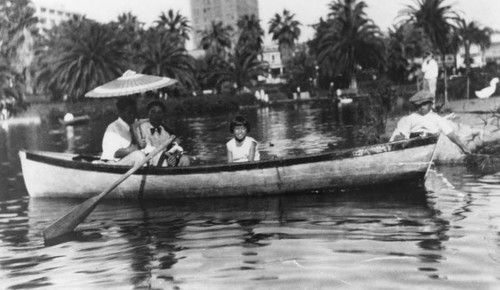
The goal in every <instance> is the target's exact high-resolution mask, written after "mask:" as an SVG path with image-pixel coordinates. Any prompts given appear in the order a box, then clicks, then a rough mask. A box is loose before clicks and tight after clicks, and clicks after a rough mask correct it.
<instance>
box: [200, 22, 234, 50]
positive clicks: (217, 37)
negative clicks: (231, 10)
mask: <svg viewBox="0 0 500 290" xmlns="http://www.w3.org/2000/svg"><path fill="white" fill-rule="evenodd" d="M232 32H233V28H232V26H230V25H226V26H224V23H222V21H219V22H215V21H212V22H211V24H210V28H208V29H206V30H204V31H201V35H202V36H201V42H200V46H201V47H202V48H203V49H204V50H205V51H207V53H208V54H215V55H221V56H223V57H225V55H226V49H230V48H231V33H232Z"/></svg>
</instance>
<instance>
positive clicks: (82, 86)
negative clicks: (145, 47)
mask: <svg viewBox="0 0 500 290" xmlns="http://www.w3.org/2000/svg"><path fill="white" fill-rule="evenodd" d="M52 37H54V38H53V39H51V40H49V41H47V43H46V46H45V47H42V48H41V49H40V50H39V55H38V60H39V68H38V75H37V82H38V84H39V85H40V86H41V88H43V89H45V90H46V91H50V92H53V93H57V94H59V97H60V95H63V94H67V95H68V96H69V97H70V98H71V99H72V100H76V99H79V98H83V96H84V94H85V93H86V92H88V91H89V90H91V89H93V88H95V87H97V86H99V85H101V84H103V83H106V82H108V81H111V80H112V79H114V78H116V77H118V76H119V75H121V74H122V73H123V72H124V71H125V70H126V69H127V67H128V61H127V58H126V52H125V49H124V47H125V43H123V42H122V41H120V40H119V39H118V38H117V36H116V35H115V32H114V30H112V29H111V28H110V27H109V26H107V25H103V24H99V23H96V22H93V21H90V20H87V19H80V20H75V19H73V20H72V21H68V22H63V23H62V24H61V25H60V26H59V27H56V28H55V31H53V32H52Z"/></svg>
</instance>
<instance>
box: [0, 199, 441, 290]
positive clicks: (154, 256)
mask: <svg viewBox="0 0 500 290" xmlns="http://www.w3.org/2000/svg"><path fill="white" fill-rule="evenodd" d="M79 202H81V201H80V200H69V199H68V200H64V199H29V200H28V203H27V204H28V208H27V211H26V210H22V209H20V211H19V212H18V215H21V220H20V223H19V224H18V225H17V227H18V228H19V230H18V231H15V232H12V231H9V230H8V229H9V228H11V227H10V226H8V225H7V224H6V223H5V221H6V220H7V218H2V219H3V222H4V223H2V228H1V235H0V238H1V240H2V244H3V245H6V246H7V248H10V249H11V251H16V252H17V253H16V259H28V260H29V261H31V262H20V261H18V260H16V261H17V262H16V261H14V260H13V259H6V260H5V261H4V262H3V263H1V264H0V265H2V268H3V269H4V270H6V271H7V272H10V273H13V271H14V268H13V267H12V265H13V264H15V265H16V266H15V273H16V275H20V276H30V275H33V273H37V275H38V276H42V277H52V279H53V277H56V276H58V275H56V274H58V273H60V272H63V271H64V273H65V274H64V275H65V279H64V280H60V281H50V283H52V285H58V283H61V284H60V285H65V286H67V283H68V281H73V280H75V281H76V280H78V281H80V283H81V284H78V285H79V286H80V287H81V286H82V285H87V284H86V283H90V280H89V281H87V280H85V279H83V280H82V277H81V275H82V273H81V272H82V271H84V272H85V273H87V272H89V268H90V267H91V266H89V264H95V265H96V266H95V268H96V271H95V272H92V274H93V279H98V280H99V279H101V281H104V280H105V279H109V277H110V276H115V275H118V276H119V279H124V278H125V277H127V278H126V279H128V283H130V284H132V285H135V286H137V287H153V288H154V287H164V286H165V283H167V285H170V284H172V285H174V284H176V283H178V282H179V281H181V280H182V279H183V277H185V276H186V275H188V276H189V275H197V273H196V271H202V272H203V273H204V274H203V275H209V276H210V275H214V274H215V272H217V271H236V270H238V271H241V270H256V271H257V270H258V271H262V270H263V269H265V268H266V263H265V261H267V260H268V259H276V258H277V257H276V255H284V256H287V253H288V252H287V251H289V253H293V252H294V251H297V250H298V249H300V248H301V247H303V246H307V245H310V244H311V243H313V244H317V243H318V242H320V245H321V246H318V247H319V248H318V249H317V251H320V252H321V253H322V255H325V258H326V259H334V256H335V255H346V254H348V253H357V254H359V253H360V252H363V251H367V252H368V251H369V250H368V249H366V248H365V246H364V245H365V244H366V243H372V242H376V241H380V242H381V241H383V242H387V241H392V242H395V243H401V242H402V243H405V244H407V243H408V242H410V243H412V244H415V245H417V246H418V248H419V249H420V250H416V249H411V250H410V249H404V250H403V249H401V251H394V250H393V249H387V248H386V249H385V250H383V251H386V252H385V253H383V255H386V256H387V257H392V258H394V257H397V258H400V257H401V256H405V257H407V256H411V257H413V258H417V259H420V260H422V261H426V262H438V261H439V260H441V259H442V258H441V257H440V255H439V251H437V252H436V251H435V250H439V247H440V246H439V244H440V242H441V241H442V240H446V231H447V222H446V221H444V220H442V219H441V218H440V217H439V213H438V212H437V211H436V210H434V209H433V208H432V207H431V206H429V203H428V201H427V195H426V193H425V192H419V191H415V192H398V191H397V190H395V191H394V192H384V191H380V192H374V191H371V192H356V193H352V192H346V193H335V194H333V193H332V194H328V193H326V194H314V195H294V196H287V197H280V196H277V197H266V198H224V199H223V198H211V199H192V200H189V199H185V200H173V201H141V202H138V201H123V200H106V201H104V202H103V203H102V204H101V205H99V206H98V207H97V209H96V210H95V211H94V212H93V213H92V214H91V215H90V216H89V218H87V220H86V221H85V222H84V223H83V224H82V225H80V226H79V228H78V229H77V233H76V234H75V235H73V236H72V238H71V239H70V240H69V241H65V243H62V244H56V245H52V246H50V247H45V248H43V247H42V245H43V239H42V237H41V232H42V231H43V230H44V229H45V228H46V227H47V226H48V225H49V224H50V223H52V222H53V221H54V220H56V219H57V218H59V217H60V216H62V215H63V214H65V213H66V212H67V211H69V210H70V209H71V208H72V207H74V206H75V205H78V204H79ZM23 213H24V215H25V217H24V218H22V215H23ZM26 213H27V216H26ZM286 241H290V242H291V244H288V242H286ZM68 243H69V244H70V245H71V246H70V247H68V246H67V245H68ZM289 247H291V248H289ZM296 247H298V248H296ZM33 249H37V251H36V253H33ZM69 249H71V250H69ZM221 250H223V251H224V252H221ZM429 250H433V253H432V254H430V253H429V252H428V251H429ZM284 251H285V252H284ZM20 253H24V255H23V254H21V256H19V255H20ZM335 253H336V254H335ZM379 254H382V253H379ZM31 256H34V257H37V258H30V257H31ZM110 257H112V260H109V259H110ZM28 260H26V261H28ZM49 261H50V263H48V262H49ZM83 264H87V265H83ZM196 265H197V266H196ZM199 267H202V269H203V270H201V269H200V268H199ZM197 269H198V270H197ZM207 269H210V270H208V271H207ZM214 271H215V272H214ZM42 273H43V274H42ZM87 274H88V273H87ZM87 279H88V278H87ZM113 279H114V280H116V279H118V277H115V278H113ZM113 279H112V280H113ZM40 281H43V283H47V282H48V281H47V280H43V279H42V280H40ZM93 281H95V280H93ZM41 283H42V282H41ZM88 285H90V284H88ZM38 286H39V285H38Z"/></svg>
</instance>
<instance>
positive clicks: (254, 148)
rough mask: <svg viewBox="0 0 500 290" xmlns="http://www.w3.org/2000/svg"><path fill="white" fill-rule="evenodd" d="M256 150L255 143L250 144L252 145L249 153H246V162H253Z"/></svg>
mask: <svg viewBox="0 0 500 290" xmlns="http://www.w3.org/2000/svg"><path fill="white" fill-rule="evenodd" d="M256 149H257V145H256V143H255V142H252V144H251V145H250V151H249V152H248V161H254V159H255V150H256Z"/></svg>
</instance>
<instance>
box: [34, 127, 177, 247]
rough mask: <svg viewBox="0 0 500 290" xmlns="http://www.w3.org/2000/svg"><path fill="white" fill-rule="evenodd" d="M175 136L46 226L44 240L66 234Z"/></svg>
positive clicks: (162, 149) (173, 137) (165, 146)
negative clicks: (111, 182)
mask: <svg viewBox="0 0 500 290" xmlns="http://www.w3.org/2000/svg"><path fill="white" fill-rule="evenodd" d="M175 138H176V137H175V136H174V135H172V136H170V138H169V139H168V140H167V141H166V142H164V143H163V144H162V145H161V146H159V147H158V148H156V149H155V150H154V151H153V152H151V153H150V154H149V155H148V156H146V158H144V159H143V160H142V161H140V162H138V163H136V164H135V165H134V167H132V168H130V170H129V171H127V172H126V173H125V174H124V175H122V176H121V177H120V178H119V179H118V180H116V181H115V182H114V183H113V184H111V185H110V186H109V187H108V188H107V189H106V190H105V191H103V192H101V193H100V194H99V195H96V196H94V197H91V198H89V199H87V200H86V201H84V202H83V203H81V204H80V205H78V206H76V207H75V208H73V209H72V210H71V211H70V212H68V213H67V214H66V215H64V216H62V217H61V218H59V219H58V220H57V221H55V222H54V223H53V224H51V225H50V226H49V227H48V228H46V229H45V230H44V231H43V236H44V239H45V241H46V242H47V241H50V240H53V239H55V238H57V237H60V236H62V235H64V234H67V233H69V232H71V231H73V229H74V228H76V227H77V226H78V225H79V224H80V223H81V222H82V221H83V220H84V219H85V218H86V217H87V216H88V215H89V214H90V213H91V212H92V211H93V210H94V208H95V207H96V206H97V204H98V203H99V201H101V199H103V198H104V197H105V196H106V195H108V194H109V193H110V192H111V191H113V189H115V188H116V187H118V185H120V184H121V183H122V182H123V181H125V179H127V178H128V177H129V176H130V175H132V174H134V172H136V171H137V170H139V169H140V168H141V167H142V166H144V164H146V163H148V162H149V160H151V158H153V156H155V155H157V154H158V153H160V152H163V151H164V150H165V148H167V146H168V145H169V144H170V143H172V141H173V140H174V139H175Z"/></svg>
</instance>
